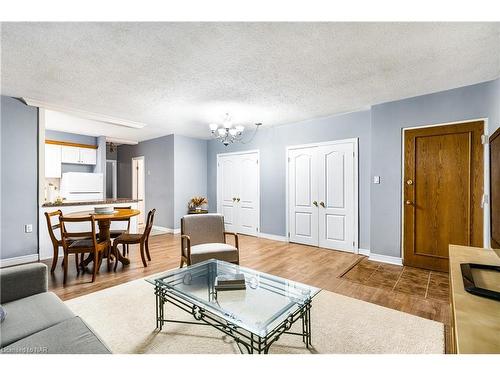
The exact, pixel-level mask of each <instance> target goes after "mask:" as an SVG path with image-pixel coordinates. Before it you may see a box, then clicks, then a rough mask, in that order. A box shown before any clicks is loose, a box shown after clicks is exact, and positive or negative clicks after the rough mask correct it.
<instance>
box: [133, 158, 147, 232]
mask: <svg viewBox="0 0 500 375" xmlns="http://www.w3.org/2000/svg"><path fill="white" fill-rule="evenodd" d="M145 176H146V175H145V171H144V156H140V157H136V158H132V198H133V199H140V201H139V202H137V208H138V209H139V210H140V211H141V213H140V214H139V215H138V217H137V224H138V225H144V223H145V212H144V211H145V209H146V202H145V191H146V186H145V185H146V178H145Z"/></svg>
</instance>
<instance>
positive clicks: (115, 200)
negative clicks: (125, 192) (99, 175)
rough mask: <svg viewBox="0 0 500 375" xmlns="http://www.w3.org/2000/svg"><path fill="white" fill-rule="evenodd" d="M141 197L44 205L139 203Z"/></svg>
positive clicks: (45, 204)
mask: <svg viewBox="0 0 500 375" xmlns="http://www.w3.org/2000/svg"><path fill="white" fill-rule="evenodd" d="M139 201H141V199H132V198H116V199H101V200H95V201H69V202H68V201H63V202H62V203H44V204H42V207H66V206H88V205H91V204H122V203H137V202H139Z"/></svg>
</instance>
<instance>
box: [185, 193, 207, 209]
mask: <svg viewBox="0 0 500 375" xmlns="http://www.w3.org/2000/svg"><path fill="white" fill-rule="evenodd" d="M206 204H208V199H207V198H205V197H201V196H196V197H193V198H191V200H190V201H189V205H188V206H189V209H190V210H194V211H198V212H199V211H201V210H202V209H203V205H206Z"/></svg>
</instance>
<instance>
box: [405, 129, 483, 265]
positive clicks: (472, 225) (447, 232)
mask: <svg viewBox="0 0 500 375" xmlns="http://www.w3.org/2000/svg"><path fill="white" fill-rule="evenodd" d="M483 132H484V123H483V121H474V122H466V123H461V124H454V125H446V126H435V127H427V128H420V129H413V130H411V129H410V130H406V131H405V132H404V142H405V144H404V146H405V155H404V157H405V163H404V175H403V179H404V180H403V185H404V188H403V190H404V194H403V195H404V196H403V200H404V201H403V207H404V209H403V211H404V213H403V214H404V231H403V233H404V241H403V246H404V259H403V262H404V264H405V265H407V266H413V267H421V268H426V269H431V270H437V271H448V245H450V244H454V245H468V246H483V209H482V198H483V145H482V142H481V136H482V135H483Z"/></svg>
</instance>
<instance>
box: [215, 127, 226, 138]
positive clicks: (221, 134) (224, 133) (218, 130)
mask: <svg viewBox="0 0 500 375" xmlns="http://www.w3.org/2000/svg"><path fill="white" fill-rule="evenodd" d="M217 132H218V133H219V135H220V136H221V137H223V136H224V135H226V129H224V128H219V129H217Z"/></svg>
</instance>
